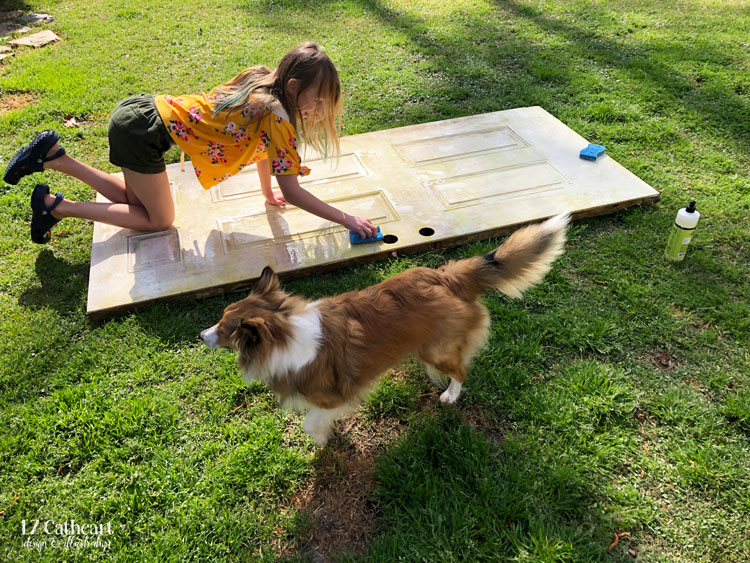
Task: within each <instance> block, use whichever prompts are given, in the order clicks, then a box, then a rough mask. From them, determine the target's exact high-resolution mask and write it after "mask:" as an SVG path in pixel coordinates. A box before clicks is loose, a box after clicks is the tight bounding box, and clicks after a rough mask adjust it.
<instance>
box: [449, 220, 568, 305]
mask: <svg viewBox="0 0 750 563" xmlns="http://www.w3.org/2000/svg"><path fill="white" fill-rule="evenodd" d="M569 222H570V214H569V213H563V214H561V215H557V216H555V217H552V218H551V219H547V220H546V221H544V222H543V223H539V224H536V225H529V226H527V227H524V228H522V229H519V230H517V231H515V232H514V233H513V234H512V235H510V237H508V239H507V240H506V241H505V242H504V243H503V244H502V245H500V247H499V248H497V249H496V250H493V251H492V252H489V253H487V254H485V255H484V256H475V257H474V258H469V259H468V260H460V261H458V262H454V263H452V264H448V265H446V266H445V267H444V273H445V274H446V275H448V276H450V277H454V279H456V282H457V283H458V284H459V285H461V286H463V287H462V289H463V291H466V290H467V289H468V290H469V291H471V290H472V289H473V290H474V291H472V293H475V294H476V293H483V292H485V291H487V290H489V289H491V288H495V289H499V290H500V291H502V292H503V293H505V294H506V295H508V296H510V297H521V294H522V293H523V292H524V291H526V290H527V289H528V288H530V287H531V286H532V285H535V284H537V283H539V282H540V281H541V280H542V278H544V276H545V275H546V274H547V272H549V270H550V268H551V267H552V262H553V261H554V260H555V258H557V257H558V256H559V255H560V254H562V252H563V245H564V243H565V230H566V228H567V226H568V223H569Z"/></svg>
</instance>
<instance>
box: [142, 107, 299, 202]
mask: <svg viewBox="0 0 750 563" xmlns="http://www.w3.org/2000/svg"><path fill="white" fill-rule="evenodd" d="M212 101H213V99H212V98H211V97H210V96H209V95H207V94H200V95H198V96H179V97H172V96H168V95H163V96H156V97H155V98H154V102H155V103H156V109H157V110H158V111H159V115H161V119H162V121H163V122H164V126H165V127H166V128H167V131H169V134H170V136H171V137H172V139H173V140H174V142H175V143H177V146H179V147H180V148H181V149H182V150H183V151H185V154H187V155H188V156H189V157H190V160H191V161H192V163H193V168H194V169H195V175H196V176H197V177H198V181H199V182H200V184H201V186H203V187H204V188H205V189H208V188H210V187H212V186H215V185H216V184H218V183H219V182H222V181H224V180H226V179H227V178H229V177H231V176H233V175H235V174H237V173H238V172H240V171H241V170H242V169H243V168H245V167H246V166H248V165H250V164H252V163H253V162H259V161H261V160H265V159H268V164H269V166H270V168H271V174H273V175H275V176H285V175H291V174H294V175H300V176H305V175H307V174H309V173H310V169H309V168H307V167H306V166H300V157H299V154H298V153H297V136H296V134H295V131H294V126H293V125H292V124H291V123H290V122H289V120H288V119H286V116H285V115H284V116H283V117H282V115H279V113H281V112H273V111H270V110H267V109H266V108H264V107H263V106H262V105H260V104H257V103H249V104H248V105H246V106H245V107H244V108H242V109H241V110H237V109H235V110H233V111H231V112H226V111H223V112H221V113H219V114H217V115H216V117H212V116H213V113H214V110H213V107H212V105H211V102H212ZM259 118H260V121H258V119H259ZM248 121H249V122H248Z"/></svg>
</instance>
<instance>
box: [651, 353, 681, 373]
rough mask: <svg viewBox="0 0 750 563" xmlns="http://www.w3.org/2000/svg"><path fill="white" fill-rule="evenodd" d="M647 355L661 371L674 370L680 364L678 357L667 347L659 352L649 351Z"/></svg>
mask: <svg viewBox="0 0 750 563" xmlns="http://www.w3.org/2000/svg"><path fill="white" fill-rule="evenodd" d="M647 356H648V359H649V360H650V361H651V364H652V365H653V366H654V367H655V368H656V369H658V370H659V371H672V370H673V369H675V368H676V367H677V366H678V365H679V362H678V361H677V359H676V358H675V357H674V356H673V355H672V354H670V352H669V350H667V349H666V348H665V349H663V350H661V351H658V352H657V351H653V352H648V354H647Z"/></svg>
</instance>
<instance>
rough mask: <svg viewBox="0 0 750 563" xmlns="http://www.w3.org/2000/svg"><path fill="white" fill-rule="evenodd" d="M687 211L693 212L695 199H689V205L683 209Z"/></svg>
mask: <svg viewBox="0 0 750 563" xmlns="http://www.w3.org/2000/svg"><path fill="white" fill-rule="evenodd" d="M685 211H687V212H688V213H695V200H691V201H690V205H688V206H687V209H685Z"/></svg>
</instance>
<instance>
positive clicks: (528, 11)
mask: <svg viewBox="0 0 750 563" xmlns="http://www.w3.org/2000/svg"><path fill="white" fill-rule="evenodd" d="M284 5H285V7H288V8H290V9H291V8H293V9H294V10H295V12H302V13H304V12H309V13H310V14H312V13H315V14H317V15H320V12H321V11H322V10H323V9H325V8H330V10H331V11H333V10H337V9H338V8H337V7H336V6H337V5H336V4H335V3H333V2H329V1H319V2H313V3H309V2H301V1H294V0H292V1H291V2H285V4H284ZM349 5H352V6H356V7H358V8H360V9H362V10H363V11H366V12H367V13H368V14H370V15H371V16H372V17H373V18H375V19H376V20H377V22H379V23H380V24H382V26H383V27H384V28H386V29H388V30H392V31H394V32H396V35H397V37H399V38H402V37H403V38H405V39H406V49H407V50H411V51H413V52H414V53H415V54H416V56H417V57H419V60H420V63H419V65H411V66H412V67H416V68H417V72H418V74H419V76H418V81H419V84H417V85H414V84H413V82H411V83H410V84H411V85H403V84H400V83H399V82H398V81H395V82H394V83H390V82H389V84H386V85H383V86H384V87H387V88H394V87H395V86H398V87H400V88H404V89H405V90H406V93H405V97H406V99H399V100H397V102H398V103H394V105H393V106H392V107H389V108H386V109H384V110H382V111H380V114H381V115H380V116H379V117H382V119H380V120H379V121H378V122H377V124H376V126H375V127H374V128H375V129H380V128H390V127H395V126H399V125H405V124H416V123H420V122H425V121H435V120H439V119H445V118H450V117H459V116H463V115H469V114H478V113H483V112H490V111H497V110H501V109H508V108H513V107H520V106H527V105H541V106H543V107H545V109H547V110H548V111H559V112H563V111H571V112H575V111H576V110H577V106H578V104H579V103H580V102H579V101H578V100H579V99H580V97H581V87H580V85H579V84H576V83H574V82H573V81H570V80H568V78H569V77H570V75H571V73H573V72H579V73H580V72H591V73H593V74H596V75H597V77H598V76H601V75H602V73H605V74H606V72H605V71H606V70H607V69H609V68H612V67H615V68H617V69H618V70H619V71H621V72H623V73H624V74H625V76H627V82H629V83H630V84H638V85H640V86H642V87H644V88H648V89H650V90H652V91H655V92H656V101H653V100H648V101H646V103H648V104H651V105H652V106H653V107H652V108H649V110H650V111H652V112H653V113H657V114H664V115H669V116H670V117H672V118H674V117H675V116H676V117H677V119H680V120H681V121H683V122H684V123H685V124H686V126H687V125H689V124H688V123H687V122H688V120H690V119H691V114H692V113H695V114H698V115H700V116H701V118H702V119H703V120H704V121H705V123H706V125H707V126H708V128H710V129H712V130H714V131H716V132H719V133H721V134H722V135H723V136H726V137H728V138H730V139H732V140H733V141H734V142H736V144H737V145H738V146H744V145H747V144H748V143H749V142H750V108H749V107H748V103H747V101H746V99H744V98H743V97H742V93H743V91H742V87H741V85H739V86H737V87H736V88H735V89H734V90H731V91H730V90H728V89H726V88H724V89H722V88H716V87H714V88H705V87H704V86H705V85H704V84H702V83H701V82H700V77H697V78H696V77H694V76H691V75H690V74H689V72H688V71H685V70H682V68H679V66H678V65H677V64H671V63H670V62H669V61H670V60H675V61H678V62H686V63H691V62H694V63H695V65H693V66H697V65H704V64H713V65H715V66H716V67H723V66H726V65H727V64H730V63H731V62H732V61H733V59H732V57H731V56H730V54H727V53H725V52H723V51H721V50H719V49H718V48H711V47H710V46H707V45H706V44H700V45H696V44H695V43H690V42H687V41H672V42H666V41H664V40H663V39H659V38H655V39H648V40H642V41H639V42H637V43H635V42H633V43H628V42H627V41H626V40H618V39H615V38H612V37H603V36H600V35H598V34H597V32H596V27H595V26H592V27H591V28H587V27H586V25H585V24H573V23H570V21H565V20H564V19H561V18H556V17H554V16H552V15H545V13H544V12H542V11H541V10H539V9H537V8H534V7H531V6H525V5H522V4H520V3H518V2H515V1H513V0H496V2H495V6H496V9H497V10H498V11H499V12H500V14H497V15H498V16H500V15H507V16H510V17H504V18H502V17H498V18H497V20H496V21H493V18H483V17H482V16H481V15H477V14H474V13H472V12H471V11H466V10H464V11H459V9H458V8H457V9H456V12H455V13H452V14H451V15H450V17H449V18H448V19H449V20H450V21H449V24H450V25H446V26H442V25H441V26H436V25H432V24H431V22H430V21H429V20H428V18H426V17H421V16H418V15H413V14H410V13H405V12H402V11H399V10H398V9H396V8H393V7H390V6H388V5H386V4H385V3H383V2H381V1H380V0H355V1H354V2H351V3H349ZM248 9H249V8H248ZM585 9H586V10H587V12H586V13H584V14H583V15H587V14H588V13H589V11H590V9H589V8H585ZM706 9H707V10H709V9H710V10H715V11H722V10H727V11H730V10H732V8H731V7H727V8H724V9H723V8H721V7H712V8H706ZM732 13H734V12H732ZM336 14H337V12H334V13H333V14H332V15H336ZM574 17H575V16H570V17H569V18H568V20H570V19H572V18H574ZM524 21H525V22H530V23H532V24H533V25H534V26H536V27H538V28H541V29H543V30H544V31H545V32H546V33H547V34H548V36H551V37H555V36H557V37H559V39H560V41H558V43H560V44H564V45H565V49H564V50H562V49H555V48H554V47H551V46H550V45H547V44H544V43H542V42H541V41H533V40H528V39H526V38H524V37H523V36H522V34H520V33H518V32H517V30H516V29H515V28H514V26H515V25H516V24H518V23H523V22H524ZM457 22H458V25H456V24H457ZM267 24H268V25H269V26H270V27H271V28H275V27H278V28H279V29H280V28H281V27H284V28H285V30H286V27H285V25H286V22H285V21H284V20H283V18H274V19H269V20H268V22H267ZM451 25H452V27H451ZM298 31H299V32H300V34H302V33H303V32H304V30H302V29H299V30H298ZM307 33H309V31H307ZM375 56H378V54H375ZM384 56H385V55H384ZM391 56H392V55H391ZM335 62H336V61H334V63H335ZM388 62H390V61H383V64H387V63H388ZM587 66H588V67H590V68H589V69H588V70H587ZM340 72H341V74H342V75H343V76H345V75H346V74H348V73H351V74H352V75H353V76H355V77H359V76H362V75H363V74H366V69H352V70H351V71H349V70H348V69H346V68H342V69H340ZM407 74H408V72H407ZM344 86H345V89H346V87H347V85H346V83H345V84H344ZM374 93H375V92H365V93H364V94H363V96H368V95H371V94H374ZM744 93H745V94H746V92H744ZM586 94H589V95H591V94H594V93H593V92H586ZM610 98H611V99H613V100H614V101H619V98H618V97H617V92H613V93H612V95H611V96H610ZM602 99H606V98H602ZM663 104H666V107H664V106H663ZM365 105H366V103H365ZM578 113H580V112H578ZM596 119H597V118H596V117H594V118H593V120H596ZM623 119H624V120H626V121H630V120H637V119H639V116H624V117H623V116H620V117H618V116H614V117H613V118H612V119H610V118H609V117H608V116H603V118H601V119H599V120H600V121H604V122H607V121H610V120H611V121H622V120H623ZM691 124H692V123H691Z"/></svg>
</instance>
